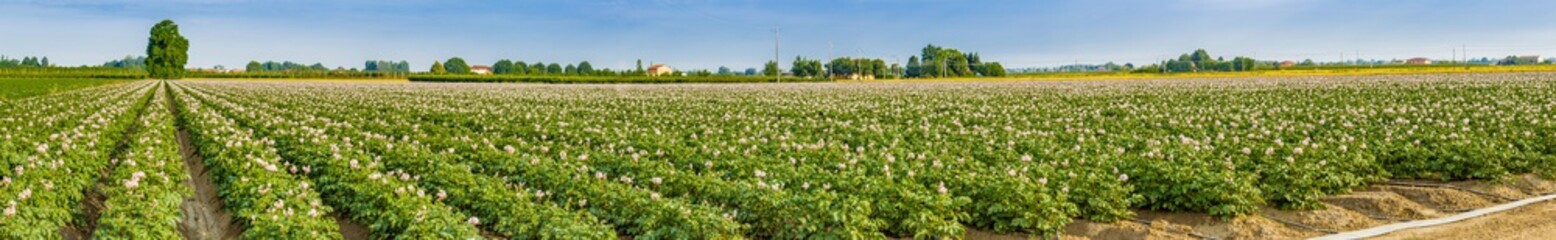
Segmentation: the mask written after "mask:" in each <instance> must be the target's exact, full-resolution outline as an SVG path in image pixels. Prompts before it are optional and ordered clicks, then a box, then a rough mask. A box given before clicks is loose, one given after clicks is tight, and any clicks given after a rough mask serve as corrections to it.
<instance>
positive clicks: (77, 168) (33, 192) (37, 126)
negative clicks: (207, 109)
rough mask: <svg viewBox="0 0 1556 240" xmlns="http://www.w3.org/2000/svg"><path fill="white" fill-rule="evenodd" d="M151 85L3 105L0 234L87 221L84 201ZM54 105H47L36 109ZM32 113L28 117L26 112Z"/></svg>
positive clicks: (45, 232) (42, 232) (53, 232)
mask: <svg viewBox="0 0 1556 240" xmlns="http://www.w3.org/2000/svg"><path fill="white" fill-rule="evenodd" d="M153 86H154V85H153V84H150V83H138V84H133V85H128V86H117V87H105V88H92V89H87V90H82V91H76V92H71V93H67V94H59V95H49V96H42V97H35V98H29V99H28V100H26V101H23V102H15V103H9V104H14V105H9V106H7V107H14V108H12V109H9V110H7V111H13V112H16V113H18V114H16V115H7V116H8V117H7V118H6V119H4V121H6V122H7V123H8V124H7V125H6V127H7V128H10V129H6V131H5V144H4V146H5V148H4V149H3V150H4V151H0V152H3V154H5V157H4V159H5V164H6V167H7V171H4V172H3V173H0V201H4V204H5V206H4V210H3V213H0V233H3V235H4V236H5V237H7V238H28V239H36V238H50V237H51V236H57V235H58V234H60V232H61V229H62V228H64V227H66V226H76V227H81V226H82V225H85V224H84V223H85V222H87V221H90V220H89V219H83V218H82V217H83V216H84V215H85V214H86V213H85V212H83V210H85V208H84V207H83V206H82V202H83V201H84V200H85V197H86V195H87V194H86V193H88V192H89V191H90V190H91V189H92V188H93V186H94V185H95V184H97V183H98V182H99V180H100V179H101V178H102V177H103V175H104V174H105V173H106V171H107V170H108V167H109V166H108V165H109V164H108V163H109V161H108V159H111V158H114V157H115V155H116V149H118V148H119V147H121V143H123V141H121V140H122V139H123V138H125V136H126V134H128V131H129V130H130V129H131V125H134V124H136V119H137V116H138V115H139V113H140V112H142V109H143V108H144V107H145V102H146V101H147V100H148V99H149V98H150V93H149V91H150V89H152V87H153ZM49 105H54V106H55V107H52V108H40V107H44V106H49ZM29 111H30V112H29Z"/></svg>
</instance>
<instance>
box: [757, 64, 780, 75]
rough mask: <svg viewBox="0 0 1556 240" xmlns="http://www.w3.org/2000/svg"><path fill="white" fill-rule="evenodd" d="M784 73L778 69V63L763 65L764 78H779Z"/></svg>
mask: <svg viewBox="0 0 1556 240" xmlns="http://www.w3.org/2000/svg"><path fill="white" fill-rule="evenodd" d="M782 72H783V70H779V69H778V62H775V61H767V63H765V64H762V76H769V77H772V76H778V74H779V73H782Z"/></svg>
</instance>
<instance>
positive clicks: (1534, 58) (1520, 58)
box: [1518, 55, 1545, 64]
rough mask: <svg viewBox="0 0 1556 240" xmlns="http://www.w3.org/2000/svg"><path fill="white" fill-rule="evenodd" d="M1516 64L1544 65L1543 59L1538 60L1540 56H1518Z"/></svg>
mask: <svg viewBox="0 0 1556 240" xmlns="http://www.w3.org/2000/svg"><path fill="white" fill-rule="evenodd" d="M1518 62H1520V63H1531V64H1541V63H1545V59H1542V58H1540V55H1524V56H1518Z"/></svg>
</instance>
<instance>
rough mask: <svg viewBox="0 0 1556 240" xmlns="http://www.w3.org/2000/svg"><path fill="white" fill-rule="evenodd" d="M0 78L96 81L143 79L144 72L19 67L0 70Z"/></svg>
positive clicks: (113, 69) (98, 68)
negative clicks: (85, 79)
mask: <svg viewBox="0 0 1556 240" xmlns="http://www.w3.org/2000/svg"><path fill="white" fill-rule="evenodd" d="M0 77H5V78H27V79H38V78H66V79H72V78H97V79H144V78H146V71H144V70H138V69H126V68H109V67H47V68H34V67H20V68H0Z"/></svg>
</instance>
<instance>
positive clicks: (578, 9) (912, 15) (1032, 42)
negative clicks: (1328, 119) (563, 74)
mask: <svg viewBox="0 0 1556 240" xmlns="http://www.w3.org/2000/svg"><path fill="white" fill-rule="evenodd" d="M164 18H170V19H173V20H175V21H177V22H178V23H179V25H181V28H182V32H183V34H184V35H185V36H186V37H188V38H189V39H190V41H191V42H192V47H191V50H190V55H191V59H190V65H191V66H200V67H210V66H214V65H219V64H220V65H226V66H230V67H231V66H242V65H243V64H244V63H247V62H248V61H249V60H291V61H298V62H305V63H314V62H322V63H324V64H325V65H328V66H331V67H335V66H345V67H347V68H351V67H361V65H362V62H363V61H364V60H368V59H388V60H408V61H410V62H411V64H412V68H413V69H414V70H425V69H426V68H427V65H428V64H431V62H432V61H433V60H441V59H447V58H448V57H453V56H460V57H464V58H465V59H467V60H469V61H471V62H473V63H478V64H490V63H491V62H494V61H496V60H498V59H503V58H508V59H519V60H524V61H528V62H534V61H537V60H538V61H544V62H548V63H550V62H561V63H576V62H578V61H582V60H588V61H590V62H591V63H592V64H593V65H595V66H596V67H608V68H630V67H632V65H633V64H634V61H635V60H637V59H642V60H643V61H644V62H645V63H648V62H657V63H668V64H671V65H672V66H676V67H678V68H682V69H701V68H706V69H712V68H717V67H718V66H730V67H732V68H735V69H744V68H746V67H757V66H760V64H761V63H762V62H765V61H767V60H770V59H772V57H773V33H772V28H773V27H775V26H777V27H779V28H781V29H782V31H781V32H782V41H781V42H782V45H783V47H782V55H783V56H782V58H783V60H784V62H785V66H787V62H788V61H789V60H792V59H793V58H794V57H795V56H796V55H803V56H806V57H809V58H827V57H828V56H861V57H873V58H884V59H888V60H887V61H888V62H894V61H902V62H906V59H907V57H908V56H910V55H912V54H916V53H917V52H918V50H919V49H920V48H922V47H923V46H924V45H925V44H929V43H933V44H936V45H942V46H949V47H954V48H958V49H961V50H963V51H969V52H979V53H981V54H982V56H983V59H985V60H986V61H1000V62H1003V63H1004V65H1005V66H1006V67H1011V68H1019V67H1046V66H1057V65H1063V64H1070V63H1073V62H1081V63H1103V62H1107V61H1116V62H1119V63H1123V62H1135V63H1144V62H1154V61H1157V60H1158V59H1161V58H1164V57H1175V56H1177V55H1178V54H1181V53H1184V52H1188V51H1192V50H1193V49H1195V48H1206V49H1208V50H1209V51H1210V53H1211V54H1212V55H1217V56H1229V57H1230V56H1233V55H1246V56H1254V57H1257V58H1260V59H1276V60H1301V59H1306V58H1312V59H1315V60H1320V61H1334V60H1337V59H1339V58H1340V57H1341V54H1342V53H1343V54H1344V55H1345V57H1347V58H1354V57H1355V54H1356V53H1357V52H1358V51H1359V53H1360V54H1361V56H1362V57H1365V58H1383V59H1390V58H1409V57H1417V56H1424V57H1433V58H1449V57H1450V56H1452V55H1454V51H1455V50H1454V48H1455V47H1457V46H1460V45H1467V46H1468V48H1469V51H1470V54H1471V55H1473V56H1476V57H1481V56H1487V57H1498V56H1507V55H1515V54H1516V55H1526V54H1539V55H1544V56H1552V55H1556V1H1506V0H1476V1H1442V0H1414V1H1403V0H1401V1H1369V0H1352V1H1328V0H1155V1H1144V0H1090V1H1079V0H1077V1H1057V0H1056V1H1043V0H896V1H888V0H831V1H809V0H790V1H756V0H723V1H715V0H636V1H633V0H599V1H574V0H557V1H457V0H447V1H430V0H375V1H359V0H346V1H298V0H273V1H249V0H102V1H82V0H0V22H3V23H4V24H0V54H5V55H9V56H13V57H14V56H32V55H37V56H49V57H50V60H52V61H53V62H54V63H57V64H62V65H84V64H100V63H102V62H104V61H107V60H109V59H117V58H121V57H124V56H125V55H141V54H144V51H145V50H144V48H145V38H146V37H147V31H148V29H149V28H150V27H151V25H152V24H154V23H155V22H156V21H159V20H161V19H164ZM829 43H830V46H831V47H829ZM829 49H830V50H829Z"/></svg>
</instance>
